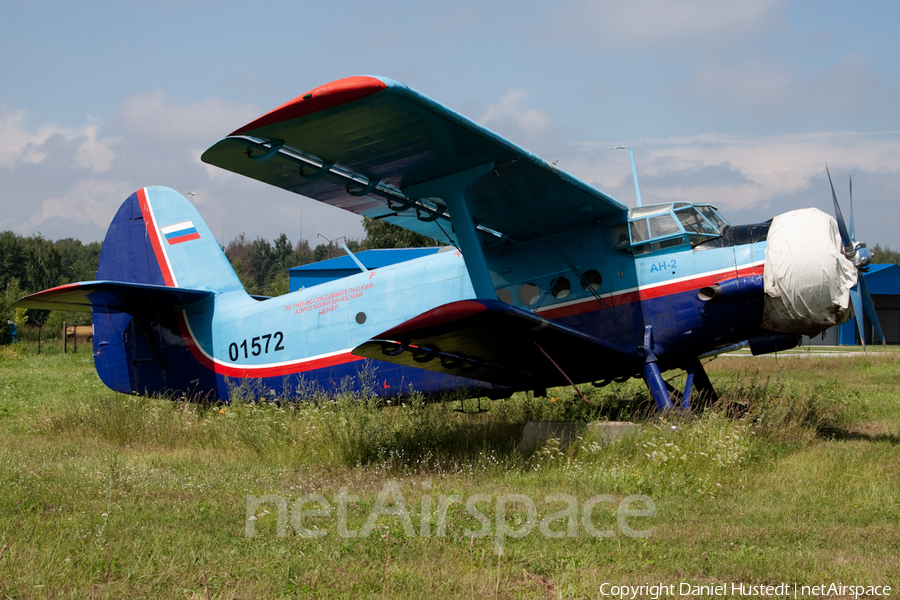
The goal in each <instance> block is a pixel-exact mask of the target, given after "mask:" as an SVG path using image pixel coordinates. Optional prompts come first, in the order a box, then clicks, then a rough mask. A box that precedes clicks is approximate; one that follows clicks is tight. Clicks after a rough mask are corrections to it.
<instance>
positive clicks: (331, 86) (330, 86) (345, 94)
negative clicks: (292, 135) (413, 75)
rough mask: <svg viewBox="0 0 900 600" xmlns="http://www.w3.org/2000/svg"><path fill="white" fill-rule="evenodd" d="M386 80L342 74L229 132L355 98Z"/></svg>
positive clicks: (244, 130) (372, 91) (238, 132)
mask: <svg viewBox="0 0 900 600" xmlns="http://www.w3.org/2000/svg"><path fill="white" fill-rule="evenodd" d="M386 87H387V84H386V83H385V82H383V81H381V80H380V79H376V78H375V77H364V76H361V77H346V78H344V79H338V80H337V81H332V82H331V83H326V84H325V85H322V86H319V87H317V88H315V89H314V90H310V91H308V92H306V93H305V94H303V95H301V96H297V97H296V98H294V99H293V100H290V101H289V102H285V103H284V104H282V105H281V106H279V107H278V108H276V109H275V110H272V111H269V112H267V113H266V114H264V115H263V116H261V117H260V118H258V119H256V120H255V121H252V122H250V123H248V124H247V125H244V126H243V127H241V128H240V129H236V130H235V131H233V132H232V133H231V135H244V134H246V133H248V132H250V131H253V130H254V129H259V128H260V127H265V126H266V125H274V124H276V123H281V122H284V121H289V120H291V119H296V118H297V117H304V116H306V115H311V114H313V113H317V112H320V111H323V110H326V109H329V108H334V107H336V106H340V105H342V104H347V103H348V102H353V101H354V100H359V99H361V98H365V97H367V96H371V95H372V94H377V93H378V92H380V91H381V90H383V89H385V88H386Z"/></svg>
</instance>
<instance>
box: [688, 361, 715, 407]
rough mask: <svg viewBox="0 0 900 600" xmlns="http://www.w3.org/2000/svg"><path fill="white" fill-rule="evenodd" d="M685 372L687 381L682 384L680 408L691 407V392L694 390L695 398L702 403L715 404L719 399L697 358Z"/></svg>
mask: <svg viewBox="0 0 900 600" xmlns="http://www.w3.org/2000/svg"><path fill="white" fill-rule="evenodd" d="M685 371H687V380H686V381H685V382H684V400H682V402H681V407H682V408H690V407H691V392H692V390H694V389H696V390H697V397H698V398H700V399H701V400H703V401H706V402H715V401H716V400H718V399H719V396H718V394H716V390H715V389H713V386H712V382H711V381H710V380H709V377H708V376H707V375H706V371H705V370H704V369H703V364H702V363H701V362H700V359H699V358H695V359H694V361H693V362H692V363H691V364H690V365H688V367H687V369H685Z"/></svg>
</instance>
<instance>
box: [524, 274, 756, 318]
mask: <svg viewBox="0 0 900 600" xmlns="http://www.w3.org/2000/svg"><path fill="white" fill-rule="evenodd" d="M762 273H763V265H753V266H749V267H742V268H741V269H738V271H737V273H735V272H734V271H728V272H724V273H722V272H720V273H711V274H705V275H699V276H697V277H694V278H692V279H686V280H684V281H676V282H674V283H664V284H661V285H654V286H652V287H643V288H639V289H637V290H632V291H628V292H621V293H618V294H612V295H610V296H602V297H601V298H602V302H598V301H597V300H596V299H595V298H585V300H584V301H583V302H579V303H578V304H570V305H569V306H562V307H559V308H553V307H549V308H547V309H546V310H539V311H538V314H539V315H540V316H542V317H543V318H545V319H549V320H551V321H553V320H556V319H560V318H563V317H571V316H574V315H581V314H585V313H589V312H593V311H595V310H601V309H604V308H612V307H615V306H621V305H623V304H633V303H634V302H639V301H641V300H651V299H653V298H661V297H663V296H671V295H674V294H680V293H684V292H690V291H695V290H699V289H700V288H704V287H706V286H709V285H713V284H715V283H719V282H722V281H728V280H729V279H734V278H735V277H748V276H750V275H762Z"/></svg>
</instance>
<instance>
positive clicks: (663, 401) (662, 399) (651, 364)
mask: <svg viewBox="0 0 900 600" xmlns="http://www.w3.org/2000/svg"><path fill="white" fill-rule="evenodd" d="M652 346H653V328H652V327H651V326H650V325H647V326H646V327H645V328H644V354H645V356H646V358H645V359H644V360H645V362H644V381H645V382H646V383H647V389H649V390H650V395H651V396H653V400H655V401H656V407H657V408H658V409H659V410H666V409H667V408H672V400H671V398H670V397H669V389H668V388H667V387H666V382H665V380H664V379H663V377H662V373H661V372H660V370H659V364H658V363H657V362H656V355H654V354H653V349H652Z"/></svg>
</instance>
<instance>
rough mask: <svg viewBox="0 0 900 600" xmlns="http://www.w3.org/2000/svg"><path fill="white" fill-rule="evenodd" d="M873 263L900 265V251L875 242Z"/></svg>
mask: <svg viewBox="0 0 900 600" xmlns="http://www.w3.org/2000/svg"><path fill="white" fill-rule="evenodd" d="M872 263H873V264H876V265H889V264H894V265H900V252H895V251H893V250H891V249H890V248H889V247H888V246H885V247H884V248H882V247H881V245H880V244H875V247H874V248H872Z"/></svg>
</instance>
